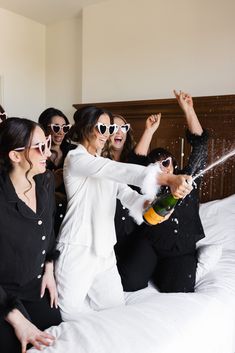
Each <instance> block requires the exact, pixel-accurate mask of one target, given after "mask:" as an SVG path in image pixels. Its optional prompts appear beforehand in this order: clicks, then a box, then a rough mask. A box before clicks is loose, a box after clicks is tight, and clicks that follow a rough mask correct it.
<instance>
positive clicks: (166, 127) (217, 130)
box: [74, 95, 235, 202]
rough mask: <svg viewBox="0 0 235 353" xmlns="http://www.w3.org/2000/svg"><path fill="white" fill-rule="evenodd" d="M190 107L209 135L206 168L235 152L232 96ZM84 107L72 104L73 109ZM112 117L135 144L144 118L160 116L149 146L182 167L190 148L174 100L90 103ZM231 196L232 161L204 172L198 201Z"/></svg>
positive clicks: (204, 100) (234, 168)
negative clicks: (126, 125)
mask: <svg viewBox="0 0 235 353" xmlns="http://www.w3.org/2000/svg"><path fill="white" fill-rule="evenodd" d="M193 101H194V107H195V110H196V112H197V115H198V117H199V119H200V122H201V124H202V126H203V127H204V128H206V129H207V130H208V131H209V133H210V140H209V144H208V152H209V159H208V165H210V164H211V163H213V162H215V161H216V160H217V159H218V158H220V157H221V156H223V155H225V154H226V153H228V152H230V151H231V150H233V149H235V95H223V96H208V97H194V98H193ZM85 105H88V104H74V107H75V108H76V109H79V108H81V107H82V106H85ZM89 105H95V106H98V107H102V108H104V109H107V110H109V111H111V112H113V113H116V114H120V115H123V116H124V117H125V118H126V119H127V121H129V122H130V123H131V126H132V129H133V131H134V137H135V139H136V141H138V139H139V137H140V136H141V134H142V132H143V129H144V126H145V120H146V118H147V117H148V116H149V115H151V114H153V113H158V112H161V113H162V119H161V125H160V127H159V129H158V130H157V132H156V133H155V136H154V137H153V140H152V143H151V149H153V148H155V147H160V146H161V147H165V148H168V149H169V150H170V151H171V152H172V153H173V154H174V155H175V156H176V157H177V160H178V161H179V162H180V164H181V166H182V165H183V164H185V162H186V160H187V158H188V156H189V153H190V146H189V145H188V144H187V143H185V128H186V125H185V118H184V116H183V113H182V111H181V109H180V108H179V106H178V104H177V102H176V99H154V100H140V101H129V102H109V103H91V104H89ZM231 194H235V157H234V156H233V157H231V158H229V159H228V160H227V161H226V162H224V163H223V164H220V165H219V166H217V167H215V168H213V169H212V170H211V171H208V172H207V173H206V174H205V176H204V182H203V184H202V189H201V195H200V200H201V202H207V201H211V200H215V199H221V198H224V197H226V196H229V195H231Z"/></svg>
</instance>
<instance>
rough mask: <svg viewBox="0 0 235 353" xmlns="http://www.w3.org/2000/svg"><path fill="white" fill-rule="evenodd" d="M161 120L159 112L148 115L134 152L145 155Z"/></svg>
mask: <svg viewBox="0 0 235 353" xmlns="http://www.w3.org/2000/svg"><path fill="white" fill-rule="evenodd" d="M160 121H161V113H159V114H153V115H150V116H149V117H148V118H147V119H146V122H145V129H144V132H143V134H142V136H141V138H140V140H139V142H138V143H137V145H136V146H135V149H134V151H135V153H136V154H138V155H141V156H147V154H148V150H149V146H150V143H151V141H152V137H153V134H154V133H155V131H156V130H157V129H158V127H159V125H160Z"/></svg>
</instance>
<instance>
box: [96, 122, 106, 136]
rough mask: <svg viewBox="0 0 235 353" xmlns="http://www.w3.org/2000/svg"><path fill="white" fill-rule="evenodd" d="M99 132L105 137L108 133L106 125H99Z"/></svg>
mask: <svg viewBox="0 0 235 353" xmlns="http://www.w3.org/2000/svg"><path fill="white" fill-rule="evenodd" d="M97 128H98V131H99V133H100V134H102V135H104V134H105V132H106V126H105V125H104V124H98V125H97Z"/></svg>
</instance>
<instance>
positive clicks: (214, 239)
mask: <svg viewBox="0 0 235 353" xmlns="http://www.w3.org/2000/svg"><path fill="white" fill-rule="evenodd" d="M200 216H201V220H202V224H203V227H204V231H205V235H206V237H205V238H204V239H202V240H200V241H199V242H198V243H197V246H198V247H199V246H201V245H211V244H220V245H222V246H223V249H228V250H235V195H232V196H229V197H226V198H224V199H222V200H215V201H211V202H207V203H204V204H201V206H200Z"/></svg>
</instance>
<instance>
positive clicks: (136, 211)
mask: <svg viewBox="0 0 235 353" xmlns="http://www.w3.org/2000/svg"><path fill="white" fill-rule="evenodd" d="M117 198H118V199H119V200H120V201H121V203H122V205H123V206H125V207H126V208H128V209H129V214H130V216H131V217H132V218H133V219H134V220H135V222H136V223H137V224H141V223H142V222H143V217H142V216H143V206H144V202H145V201H146V200H149V201H151V199H150V197H149V196H148V195H141V194H139V193H138V192H137V191H135V190H132V189H131V188H130V187H129V186H128V185H125V184H119V185H118V194H117Z"/></svg>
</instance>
